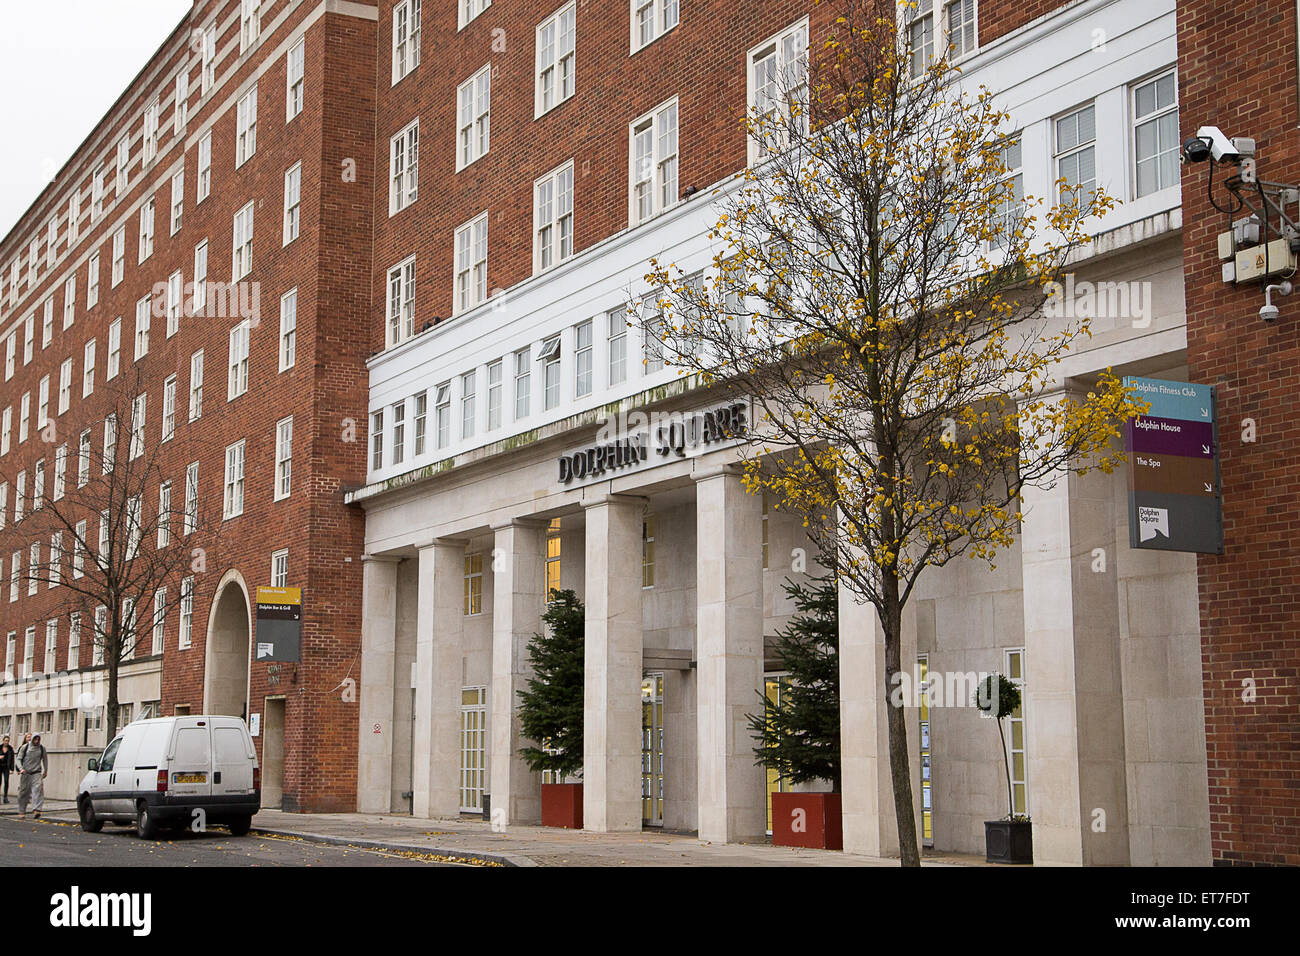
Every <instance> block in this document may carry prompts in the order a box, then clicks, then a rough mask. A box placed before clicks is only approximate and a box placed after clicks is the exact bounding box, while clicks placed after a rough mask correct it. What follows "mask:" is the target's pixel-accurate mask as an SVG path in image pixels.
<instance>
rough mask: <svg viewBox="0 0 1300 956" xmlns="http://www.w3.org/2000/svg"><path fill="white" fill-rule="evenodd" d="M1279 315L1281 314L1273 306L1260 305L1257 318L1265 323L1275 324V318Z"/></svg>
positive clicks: (1270, 304)
mask: <svg viewBox="0 0 1300 956" xmlns="http://www.w3.org/2000/svg"><path fill="white" fill-rule="evenodd" d="M1280 314H1281V313H1280V311H1279V310H1278V307H1277V306H1275V305H1273V304H1272V303H1269V304H1267V305H1261V306H1260V307H1259V317H1260V318H1261V319H1263V320H1264V321H1265V322H1276V321H1277V317H1278V316H1279V315H1280Z"/></svg>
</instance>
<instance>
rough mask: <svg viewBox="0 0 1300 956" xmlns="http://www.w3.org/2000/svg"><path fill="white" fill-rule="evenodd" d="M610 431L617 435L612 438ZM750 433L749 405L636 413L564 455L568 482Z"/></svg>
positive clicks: (642, 464) (735, 439)
mask: <svg viewBox="0 0 1300 956" xmlns="http://www.w3.org/2000/svg"><path fill="white" fill-rule="evenodd" d="M607 433H612V437H610V438H608V439H606V438H604V437H603V436H605V435H606V434H607ZM748 434H749V406H748V404H747V403H744V402H732V403H730V404H727V405H720V406H718V407H717V408H710V409H707V410H704V411H698V412H670V413H659V412H655V413H653V414H647V413H646V412H641V411H635V412H631V413H630V414H628V415H627V416H625V417H624V418H623V419H622V420H621V421H620V420H611V421H609V422H608V423H606V424H605V426H603V427H602V428H601V430H600V435H599V436H598V440H597V442H596V444H594V445H590V446H588V447H586V448H580V449H578V450H576V451H572V452H569V453H567V454H565V455H562V456H561V457H560V459H559V469H560V471H559V479H560V484H562V485H575V484H576V485H583V484H586V483H588V482H592V481H601V480H603V479H607V478H613V477H615V476H617V475H618V474H619V473H621V472H627V471H637V470H639V469H640V468H642V467H645V466H647V465H648V464H649V463H650V462H651V461H652V460H653V462H654V463H655V464H662V463H664V462H667V461H671V460H673V459H677V458H689V457H692V456H694V455H698V454H700V453H701V452H703V451H707V450H710V449H713V448H717V447H721V446H723V445H728V444H734V443H736V442H738V441H740V440H741V439H743V438H745V437H746V436H747V435H748Z"/></svg>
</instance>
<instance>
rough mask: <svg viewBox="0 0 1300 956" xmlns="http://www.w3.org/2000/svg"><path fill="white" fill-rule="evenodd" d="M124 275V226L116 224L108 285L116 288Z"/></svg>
mask: <svg viewBox="0 0 1300 956" xmlns="http://www.w3.org/2000/svg"><path fill="white" fill-rule="evenodd" d="M125 276H126V226H118V227H117V231H116V232H114V233H113V273H112V276H111V277H110V281H109V287H110V288H113V289H116V288H117V287H118V286H119V285H121V284H122V279H123V278H124V277H125Z"/></svg>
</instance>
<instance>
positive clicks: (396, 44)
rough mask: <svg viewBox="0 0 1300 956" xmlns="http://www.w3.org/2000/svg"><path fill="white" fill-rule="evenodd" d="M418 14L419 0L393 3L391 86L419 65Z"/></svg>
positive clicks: (419, 11) (419, 13)
mask: <svg viewBox="0 0 1300 956" xmlns="http://www.w3.org/2000/svg"><path fill="white" fill-rule="evenodd" d="M420 15H421V10H420V0H397V3H396V4H394V5H393V64H392V65H393V82H392V85H393V86H396V85H397V84H398V82H399V81H400V80H401V79H402V78H403V77H406V76H409V75H410V74H411V72H412V71H413V70H414V69H415V68H416V67H418V66H419V65H420Z"/></svg>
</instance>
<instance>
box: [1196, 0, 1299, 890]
mask: <svg viewBox="0 0 1300 956" xmlns="http://www.w3.org/2000/svg"><path fill="white" fill-rule="evenodd" d="M1296 9H1297V8H1296V5H1295V4H1294V3H1289V2H1285V0H1265V2H1259V3H1253V4H1244V5H1242V4H1237V5H1225V4H1222V3H1214V2H1208V0H1187V2H1180V3H1179V4H1178V58H1179V81H1180V86H1181V89H1180V98H1181V100H1182V102H1181V112H1182V123H1181V132H1182V136H1183V137H1184V138H1186V137H1188V136H1192V135H1194V134H1195V133H1196V131H1197V129H1198V128H1199V127H1200V126H1202V125H1207V124H1208V125H1214V126H1218V127H1220V128H1221V129H1222V130H1223V131H1224V133H1226V134H1227V135H1228V136H1230V137H1236V136H1244V137H1253V138H1254V139H1255V140H1256V143H1257V149H1258V154H1257V155H1258V163H1259V177H1260V178H1261V179H1263V180H1269V181H1272V182H1280V183H1289V184H1292V185H1297V184H1300V131H1298V130H1297V122H1300V99H1298V98H1297V86H1298V84H1300V75H1298V74H1297V60H1296V57H1297V46H1296V31H1297V23H1296ZM1215 172H1216V179H1217V181H1216V185H1215V201H1216V202H1217V203H1218V205H1219V206H1221V207H1225V208H1230V207H1229V206H1228V199H1229V196H1228V194H1227V193H1226V192H1225V191H1224V190H1223V189H1222V188H1221V185H1220V184H1221V183H1222V182H1223V179H1224V178H1225V177H1226V176H1227V175H1229V174H1232V173H1234V172H1235V170H1234V169H1231V168H1225V167H1220V168H1219V169H1216V170H1215ZM1207 176H1208V169H1207V168H1206V165H1204V164H1195V165H1189V166H1185V167H1184V170H1183V224H1184V225H1183V255H1184V268H1185V272H1186V295H1187V352H1188V368H1189V373H1190V375H1189V377H1190V378H1191V380H1192V381H1196V382H1204V383H1208V384H1211V385H1214V386H1215V387H1216V389H1217V394H1218V410H1219V423H1220V425H1219V442H1220V459H1221V463H1222V480H1223V489H1224V495H1223V509H1224V513H1223V519H1224V553H1223V555H1222V556H1214V555H1201V557H1200V566H1199V577H1200V603H1201V641H1202V648H1203V673H1204V680H1205V719H1206V745H1207V759H1208V763H1209V784H1210V833H1211V841H1212V847H1213V855H1214V860H1215V862H1216V863H1223V864H1243V863H1244V864H1252V863H1253V864H1291V865H1294V864H1297V863H1300V789H1298V788H1300V592H1298V591H1297V587H1296V573H1297V568H1298V567H1300V543H1298V541H1300V535H1298V534H1297V532H1300V519H1298V518H1297V502H1298V501H1300V469H1297V467H1296V465H1295V449H1296V446H1297V444H1298V443H1300V415H1298V414H1297V392H1298V386H1300V373H1297V369H1300V341H1298V339H1297V328H1298V327H1300V319H1298V318H1297V307H1296V300H1294V299H1287V298H1278V297H1277V296H1276V295H1275V296H1274V301H1275V302H1277V303H1278V304H1279V305H1280V306H1281V315H1280V317H1279V318H1278V319H1277V320H1276V321H1274V322H1264V321H1261V319H1260V317H1259V308H1260V306H1262V305H1263V304H1264V297H1263V294H1262V284H1261V283H1259V282H1248V283H1242V284H1239V285H1234V284H1231V283H1227V284H1225V282H1224V281H1223V277H1222V272H1221V268H1220V267H1221V262H1220V259H1219V256H1218V247H1217V242H1216V237H1217V236H1218V234H1220V233H1222V232H1224V231H1226V230H1228V229H1229V228H1230V227H1229V221H1230V220H1235V219H1239V218H1242V217H1244V216H1247V215H1248V214H1249V213H1248V212H1247V211H1246V210H1243V209H1238V210H1237V211H1236V212H1234V213H1233V214H1226V213H1223V212H1220V211H1218V210H1216V209H1214V208H1213V207H1212V206H1211V203H1210V199H1209V198H1208V195H1207V192H1208V190H1207ZM1294 208H1295V207H1294V205H1293V206H1292V207H1291V210H1292V215H1294ZM1275 224H1276V222H1275ZM1270 238H1274V236H1270ZM1269 281H1271V282H1276V281H1278V279H1277V278H1274V279H1270V280H1269Z"/></svg>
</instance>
